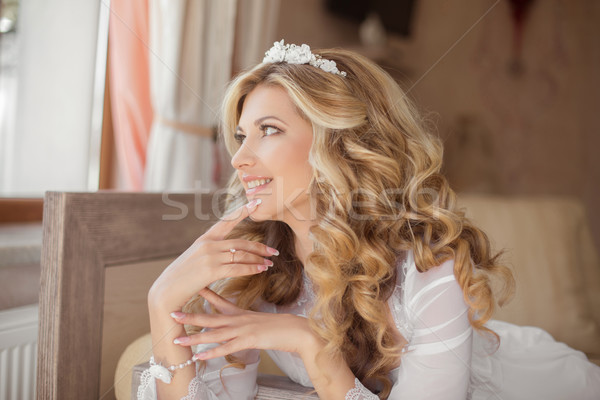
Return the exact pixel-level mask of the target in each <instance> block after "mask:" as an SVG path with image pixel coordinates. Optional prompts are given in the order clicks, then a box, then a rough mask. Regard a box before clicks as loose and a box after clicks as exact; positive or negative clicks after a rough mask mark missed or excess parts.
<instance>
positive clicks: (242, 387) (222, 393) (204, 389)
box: [137, 358, 259, 400]
mask: <svg viewBox="0 0 600 400" xmlns="http://www.w3.org/2000/svg"><path fill="white" fill-rule="evenodd" d="M258 363H259V361H256V362H254V363H251V364H247V365H246V367H245V368H243V369H239V368H235V367H227V368H223V367H226V366H227V361H226V360H225V358H219V359H214V360H209V361H208V362H207V363H206V368H203V369H202V370H197V372H196V376H195V377H194V378H193V379H192V380H191V381H190V383H189V385H188V394H187V395H186V396H185V397H183V398H182V399H181V400H251V399H254V397H255V396H256V393H257V391H258V387H257V385H256V376H257V374H258V372H257V371H258ZM156 398H157V396H156V380H155V378H154V377H153V376H152V374H151V373H150V369H146V370H144V372H142V376H141V379H140V386H139V387H138V390H137V400H156Z"/></svg>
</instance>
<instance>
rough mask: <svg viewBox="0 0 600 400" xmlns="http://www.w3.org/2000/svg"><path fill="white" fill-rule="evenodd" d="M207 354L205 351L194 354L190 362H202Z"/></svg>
mask: <svg viewBox="0 0 600 400" xmlns="http://www.w3.org/2000/svg"><path fill="white" fill-rule="evenodd" d="M206 355H207V353H206V352H205V351H203V352H202V353H196V354H194V357H192V360H194V361H198V360H204V359H205V358H206Z"/></svg>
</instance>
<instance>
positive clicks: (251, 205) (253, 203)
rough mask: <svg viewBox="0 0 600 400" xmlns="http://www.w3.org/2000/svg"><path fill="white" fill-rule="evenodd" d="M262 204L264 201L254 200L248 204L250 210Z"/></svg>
mask: <svg viewBox="0 0 600 400" xmlns="http://www.w3.org/2000/svg"><path fill="white" fill-rule="evenodd" d="M260 203H262V199H254V200H252V201H251V202H250V203H248V204H246V208H247V209H248V210H252V209H253V208H254V207H256V206H257V205H259V204H260Z"/></svg>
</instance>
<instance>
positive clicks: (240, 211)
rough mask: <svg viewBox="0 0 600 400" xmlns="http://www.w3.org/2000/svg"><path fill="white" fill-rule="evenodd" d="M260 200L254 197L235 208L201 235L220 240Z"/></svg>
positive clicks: (247, 214)
mask: <svg viewBox="0 0 600 400" xmlns="http://www.w3.org/2000/svg"><path fill="white" fill-rule="evenodd" d="M261 202H262V200H261V199H254V200H252V201H251V202H250V203H248V204H246V205H243V206H240V207H238V208H236V209H235V210H233V211H232V212H230V213H229V214H227V215H225V216H224V217H223V218H221V220H220V221H219V222H217V223H216V224H214V225H213V226H212V227H211V228H210V229H209V230H208V231H206V233H205V234H204V235H203V236H204V237H206V238H210V239H214V240H222V239H223V238H225V236H227V234H229V232H231V231H232V230H233V228H234V227H235V226H236V225H237V224H239V223H240V222H241V221H243V220H244V219H246V218H247V217H248V216H249V215H250V214H252V213H253V212H254V211H255V210H256V208H257V207H258V205H259V204H260V203H261Z"/></svg>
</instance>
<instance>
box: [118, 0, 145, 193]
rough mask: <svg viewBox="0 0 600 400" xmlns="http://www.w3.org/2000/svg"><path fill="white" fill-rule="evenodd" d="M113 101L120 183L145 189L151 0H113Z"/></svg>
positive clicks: (125, 186)
mask: <svg viewBox="0 0 600 400" xmlns="http://www.w3.org/2000/svg"><path fill="white" fill-rule="evenodd" d="M110 9H111V12H110V26H109V68H110V101H111V109H112V117H113V127H114V135H115V146H116V152H117V165H118V168H117V169H116V171H117V176H116V177H115V179H116V182H115V183H116V186H117V188H119V189H123V190H133V191H140V190H142V189H143V183H144V169H145V165H146V147H147V144H148V137H149V136H150V128H151V126H152V118H153V111H152V104H151V102H150V76H149V75H150V73H149V63H148V38H149V28H148V18H149V17H148V0H111V2H110Z"/></svg>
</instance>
